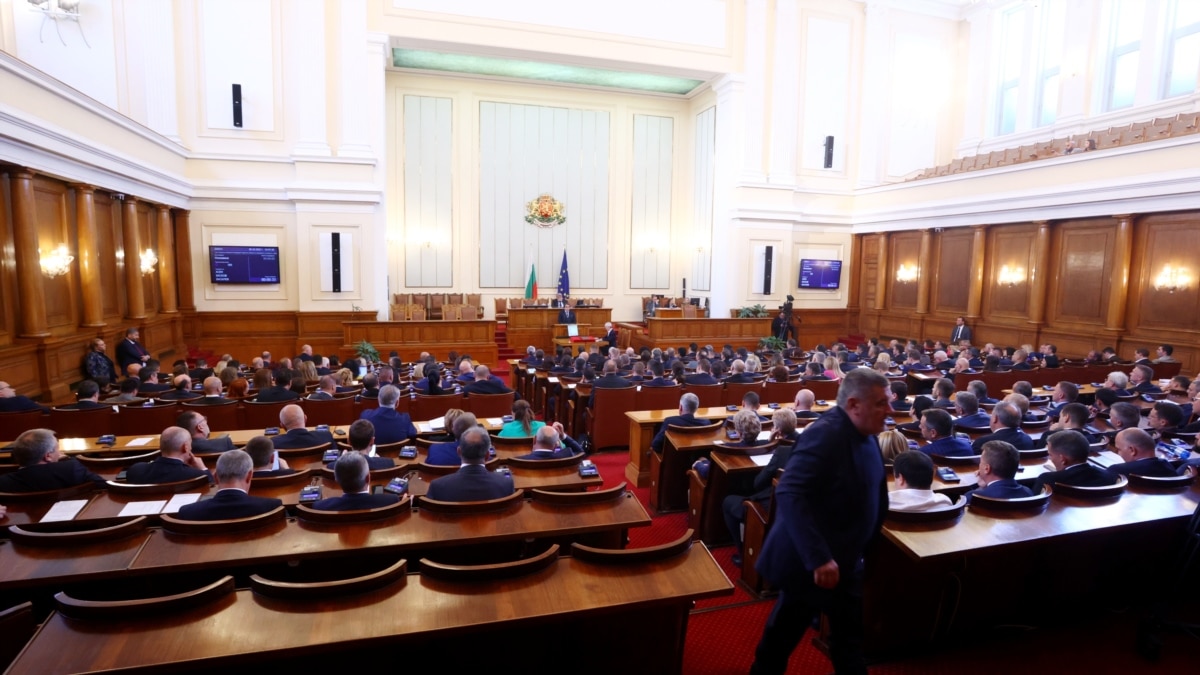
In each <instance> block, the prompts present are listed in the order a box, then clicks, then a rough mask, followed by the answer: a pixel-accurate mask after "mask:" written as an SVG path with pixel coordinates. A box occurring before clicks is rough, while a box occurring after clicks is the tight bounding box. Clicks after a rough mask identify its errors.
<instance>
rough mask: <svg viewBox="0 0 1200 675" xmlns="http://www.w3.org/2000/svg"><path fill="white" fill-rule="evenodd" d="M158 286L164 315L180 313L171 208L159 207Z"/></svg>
mask: <svg viewBox="0 0 1200 675" xmlns="http://www.w3.org/2000/svg"><path fill="white" fill-rule="evenodd" d="M158 286H159V288H160V289H161V291H162V310H161V311H162V313H163V314H175V313H177V312H178V311H179V309H178V308H177V307H178V306H177V304H176V302H175V292H176V289H175V225H174V224H172V223H171V207H169V206H163V205H159V207H158Z"/></svg>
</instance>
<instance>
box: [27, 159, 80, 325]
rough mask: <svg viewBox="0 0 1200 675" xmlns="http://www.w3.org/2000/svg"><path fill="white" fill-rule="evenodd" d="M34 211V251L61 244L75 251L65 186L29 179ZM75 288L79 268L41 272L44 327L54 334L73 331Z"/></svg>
mask: <svg viewBox="0 0 1200 675" xmlns="http://www.w3.org/2000/svg"><path fill="white" fill-rule="evenodd" d="M33 199H34V214H35V218H36V219H37V236H38V251H39V254H40V253H48V252H50V251H52V250H54V249H56V248H58V246H59V245H60V244H65V245H66V246H67V249H68V250H69V251H70V252H71V255H75V253H76V252H77V251H78V245H76V244H74V242H73V241H72V237H71V230H72V228H71V227H70V226H69V224H68V218H67V186H66V185H64V184H63V183H62V182H60V181H56V180H53V179H50V178H45V177H42V176H38V177H37V178H34V180H33ZM78 288H79V267H78V265H77V264H76V263H75V262H72V263H71V270H70V271H69V272H68V273H66V274H64V275H61V276H57V277H54V278H51V277H48V276H46V275H44V274H43V275H42V292H43V293H44V294H45V305H46V326H47V327H49V328H50V329H51V331H52V332H54V333H55V334H62V333H63V332H64V331H67V330H74V327H75V326H76V325H77V324H78V323H79V320H78V314H77V311H76V306H77V303H76V298H75V293H76V289H78Z"/></svg>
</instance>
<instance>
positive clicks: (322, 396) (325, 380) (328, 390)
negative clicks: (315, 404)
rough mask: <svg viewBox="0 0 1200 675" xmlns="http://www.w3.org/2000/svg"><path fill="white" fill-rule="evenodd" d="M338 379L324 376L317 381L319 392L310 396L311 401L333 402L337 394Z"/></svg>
mask: <svg viewBox="0 0 1200 675" xmlns="http://www.w3.org/2000/svg"><path fill="white" fill-rule="evenodd" d="M337 388H338V386H337V379H336V378H334V377H333V376H332V375H323V376H321V378H320V379H319V380H317V390H316V391H314V392H313V393H311V394H309V395H308V399H309V400H310V401H332V400H333V395H334V394H336V393H337Z"/></svg>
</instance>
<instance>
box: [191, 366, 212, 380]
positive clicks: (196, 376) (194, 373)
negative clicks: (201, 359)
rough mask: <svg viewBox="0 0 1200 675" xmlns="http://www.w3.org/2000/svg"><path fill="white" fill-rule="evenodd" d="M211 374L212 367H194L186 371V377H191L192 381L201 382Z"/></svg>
mask: <svg viewBox="0 0 1200 675" xmlns="http://www.w3.org/2000/svg"><path fill="white" fill-rule="evenodd" d="M212 376H213V369H212V368H194V369H192V370H189V371H188V377H190V378H192V382H203V381H204V380H205V379H206V378H209V377H212Z"/></svg>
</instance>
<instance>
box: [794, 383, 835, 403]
mask: <svg viewBox="0 0 1200 675" xmlns="http://www.w3.org/2000/svg"><path fill="white" fill-rule="evenodd" d="M840 386H842V383H841V382H838V381H837V380H803V381H801V382H800V388H801V389H807V390H809V391H811V392H812V393H813V398H815V399H817V400H818V401H832V400H834V399H836V398H837V393H838V387H840Z"/></svg>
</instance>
